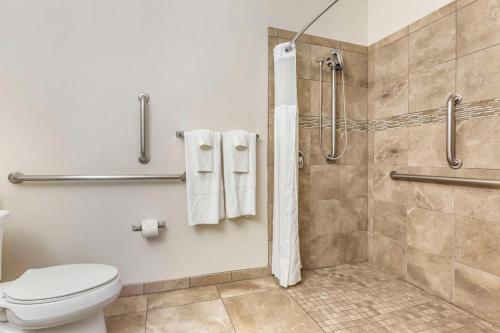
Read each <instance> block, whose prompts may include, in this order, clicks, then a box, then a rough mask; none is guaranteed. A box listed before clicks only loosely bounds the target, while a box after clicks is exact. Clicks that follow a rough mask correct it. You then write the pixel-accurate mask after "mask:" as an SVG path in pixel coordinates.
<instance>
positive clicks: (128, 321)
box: [106, 312, 146, 333]
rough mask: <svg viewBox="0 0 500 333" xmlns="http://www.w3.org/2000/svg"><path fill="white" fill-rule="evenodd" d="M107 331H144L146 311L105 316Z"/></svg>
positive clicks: (135, 332) (120, 332)
mask: <svg viewBox="0 0 500 333" xmlns="http://www.w3.org/2000/svg"><path fill="white" fill-rule="evenodd" d="M106 328H107V330H108V333H144V332H145V330H146V312H144V313H132V314H127V315H122V316H117V317H110V318H106Z"/></svg>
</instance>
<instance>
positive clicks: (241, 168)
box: [223, 131, 250, 172]
mask: <svg viewBox="0 0 500 333" xmlns="http://www.w3.org/2000/svg"><path fill="white" fill-rule="evenodd" d="M223 140H225V141H226V142H228V143H229V144H228V145H227V147H228V148H227V149H224V154H226V153H227V154H229V159H225V160H224V161H225V162H224V165H225V166H229V169H231V170H232V171H233V172H248V164H249V154H250V153H249V149H248V148H249V147H248V141H249V133H248V132H247V131H228V132H225V133H224V139H223ZM229 149H230V150H231V151H229Z"/></svg>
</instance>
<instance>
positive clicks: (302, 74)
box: [280, 41, 311, 79]
mask: <svg viewBox="0 0 500 333" xmlns="http://www.w3.org/2000/svg"><path fill="white" fill-rule="evenodd" d="M280 42H281V41H280ZM295 45H296V47H297V67H296V68H297V78H300V79H310V78H311V61H310V58H311V44H308V43H301V42H296V43H295Z"/></svg>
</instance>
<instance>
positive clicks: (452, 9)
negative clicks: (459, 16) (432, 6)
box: [410, 1, 457, 33]
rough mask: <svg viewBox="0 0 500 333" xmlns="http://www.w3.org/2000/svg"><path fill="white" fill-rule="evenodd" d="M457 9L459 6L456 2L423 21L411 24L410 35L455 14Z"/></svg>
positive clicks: (425, 17) (423, 18) (431, 14)
mask: <svg viewBox="0 0 500 333" xmlns="http://www.w3.org/2000/svg"><path fill="white" fill-rule="evenodd" d="M456 9H457V4H456V2H455V1H453V2H451V3H449V4H447V5H446V6H444V7H441V8H439V9H438V10H436V11H434V12H432V13H430V14H429V15H426V16H424V17H422V18H421V19H419V20H417V21H415V22H414V23H412V24H410V33H412V32H415V31H416V30H418V29H421V28H423V27H425V26H426V25H429V24H431V23H433V22H435V21H437V20H439V19H441V18H443V17H445V16H448V15H449V14H451V13H453V12H455V10H456Z"/></svg>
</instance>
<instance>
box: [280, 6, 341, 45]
mask: <svg viewBox="0 0 500 333" xmlns="http://www.w3.org/2000/svg"><path fill="white" fill-rule="evenodd" d="M338 1H339V0H331V1H330V2H328V3H327V4H326V6H325V7H323V9H321V11H320V12H319V13H318V14H317V15H316V16H314V18H313V19H312V20H311V21H309V22H308V23H307V24H306V25H305V26H304V27H303V28H302V29H300V30H299V31H298V32H297V33H296V34H295V36H293V38H292V40H291V41H290V42H289V43H288V46H287V47H286V48H285V51H286V52H290V51H291V50H292V49H293V47H294V46H295V42H296V41H297V39H299V37H300V36H302V34H303V33H304V32H305V31H306V30H307V29H308V28H309V27H310V26H311V25H313V24H314V22H316V21H317V20H318V19H319V18H320V17H321V16H322V15H323V14H324V13H326V11H327V10H328V9H330V8H331V7H332V6H333V5H335V4H336V3H337V2H338Z"/></svg>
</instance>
